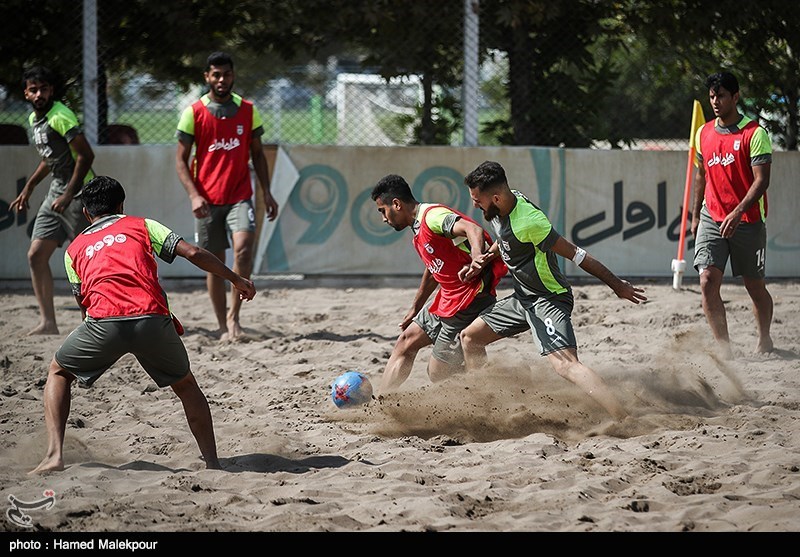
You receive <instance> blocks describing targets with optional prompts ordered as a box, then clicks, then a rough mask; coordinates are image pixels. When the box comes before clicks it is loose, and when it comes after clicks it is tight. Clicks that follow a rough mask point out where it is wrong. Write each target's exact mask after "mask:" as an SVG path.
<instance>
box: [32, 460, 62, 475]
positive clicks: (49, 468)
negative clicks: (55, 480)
mask: <svg viewBox="0 0 800 557" xmlns="http://www.w3.org/2000/svg"><path fill="white" fill-rule="evenodd" d="M63 469H64V460H63V459H61V458H48V457H45V459H44V460H43V461H42V462H41V463H39V466H37V467H36V468H34V469H33V470H31V471H30V472H28V474H29V475H36V474H47V473H48V472H60V471H61V470H63Z"/></svg>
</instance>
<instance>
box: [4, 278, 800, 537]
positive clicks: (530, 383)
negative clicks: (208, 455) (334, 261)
mask: <svg viewBox="0 0 800 557" xmlns="http://www.w3.org/2000/svg"><path fill="white" fill-rule="evenodd" d="M634 282H635V283H637V284H638V285H641V286H644V287H645V288H646V294H647V296H648V297H649V300H648V301H647V302H646V303H644V304H642V305H639V306H636V305H634V304H631V303H630V302H627V301H625V300H620V299H618V298H616V297H615V296H614V295H613V293H612V292H611V291H610V290H609V289H608V288H607V287H605V286H604V285H602V284H600V283H598V282H592V281H591V280H587V281H585V282H578V283H576V285H575V294H576V306H575V311H574V314H573V319H574V323H575V326H576V334H577V337H578V343H579V354H580V357H581V359H582V361H583V362H584V363H586V364H587V365H589V366H590V367H592V368H593V369H595V370H596V371H597V372H598V373H599V374H600V375H602V377H603V378H604V379H605V380H606V382H608V383H609V384H610V385H611V386H612V388H613V389H614V390H615V392H616V393H617V394H618V396H619V398H620V400H621V401H622V402H623V404H624V405H625V407H626V408H627V409H628V410H629V411H630V412H631V414H632V415H633V418H632V419H629V420H627V421H626V422H624V423H622V424H617V423H614V422H613V421H612V420H611V419H610V417H609V416H608V415H607V414H605V412H604V411H603V410H602V409H601V408H600V407H599V406H598V405H597V404H595V403H594V402H593V401H592V400H590V399H589V398H587V396H585V395H584V394H583V393H581V392H580V391H579V390H578V389H577V387H575V386H574V385H572V384H571V383H569V382H567V381H566V380H564V379H562V378H560V377H558V376H556V375H555V373H554V372H553V371H552V370H551V369H550V367H549V365H548V363H547V360H546V359H545V358H542V357H540V356H539V354H538V353H537V351H536V349H535V346H534V344H533V341H532V339H531V337H530V336H529V334H527V333H526V334H523V335H520V336H518V337H515V338H512V339H507V340H504V341H500V342H498V343H496V344H493V345H491V346H490V347H489V358H490V362H491V365H490V369H488V370H485V371H483V372H481V373H473V374H467V375H461V376H457V377H455V378H453V379H451V380H448V381H446V382H443V383H437V384H432V383H431V382H430V381H429V380H428V377H427V375H426V373H425V365H426V363H427V360H428V358H429V355H430V348H426V349H423V350H422V351H421V352H420V354H419V356H418V358H417V360H416V363H415V366H414V369H413V371H412V374H411V377H410V378H409V380H408V381H407V382H406V383H405V384H404V385H403V386H402V387H401V389H400V390H399V391H397V392H395V393H383V394H381V393H379V386H380V376H381V373H382V371H383V366H384V364H385V362H386V360H387V358H388V356H389V353H390V351H391V349H392V347H393V345H394V341H395V339H396V337H397V334H398V332H399V329H398V328H397V323H398V322H399V321H400V319H401V317H402V315H403V314H404V313H405V311H406V309H407V307H408V306H409V305H410V303H411V299H412V297H413V294H414V292H415V287H414V283H413V281H412V282H408V281H406V282H405V283H398V284H397V285H395V286H392V285H389V284H387V283H385V282H379V283H377V284H375V285H374V286H372V287H370V286H369V285H368V283H358V282H357V281H353V284H354V285H352V286H351V285H349V284H348V283H347V282H346V281H342V282H341V283H340V284H328V285H326V284H325V283H324V282H319V281H318V282H313V281H305V282H304V281H298V282H296V283H293V282H290V281H271V280H266V279H264V280H260V281H257V285H258V286H259V293H258V295H257V296H256V298H255V299H254V300H253V301H251V302H248V303H245V304H244V307H243V310H242V324H243V326H244V329H245V333H246V335H247V338H246V339H245V340H243V341H240V342H234V343H232V342H221V341H219V340H217V339H216V338H214V336H213V334H212V330H213V329H214V328H215V323H214V318H213V313H212V312H211V305H210V302H209V300H208V297H207V295H206V292H205V290H204V285H203V283H202V281H197V282H191V281H189V282H188V284H174V285H172V286H170V285H169V283H167V291H168V293H169V294H170V298H171V302H172V306H173V308H174V310H175V312H176V314H177V315H178V316H179V317H180V318H181V320H182V321H183V324H184V326H185V327H186V334H185V336H184V337H183V338H184V342H185V344H186V347H187V349H188V352H189V357H190V359H191V361H192V366H193V371H194V373H195V375H196V376H197V379H198V382H199V384H200V386H201V388H202V389H203V390H204V392H205V394H206V396H207V398H208V400H209V403H210V406H211V411H212V415H213V419H214V423H215V428H216V438H217V445H218V450H219V455H220V460H221V463H222V465H223V468H224V469H223V470H206V469H205V467H204V463H203V461H202V460H201V458H200V454H199V451H198V449H197V446H196V444H195V442H194V439H193V438H192V436H191V434H190V432H189V429H188V426H187V424H186V420H185V417H184V415H183V412H182V409H181V406H180V403H179V401H178V399H177V397H175V396H174V395H173V393H172V391H171V390H170V389H163V390H159V389H157V388H156V387H155V385H154V384H153V383H152V381H151V380H150V379H149V377H148V376H147V374H146V373H145V372H144V371H143V370H142V369H141V367H140V366H139V364H138V362H136V360H135V359H134V358H133V357H132V356H125V357H124V358H123V359H121V360H120V361H119V362H118V363H117V364H116V365H115V366H114V367H112V369H111V370H110V371H109V372H108V373H107V374H106V375H105V376H103V377H102V378H101V379H100V380H99V381H98V382H97V383H96V384H95V386H94V387H93V388H91V389H83V388H78V387H73V399H72V409H71V414H70V418H69V422H68V425H67V432H66V443H65V460H66V466H67V467H66V469H65V470H64V471H61V472H56V473H52V474H48V475H44V476H30V475H28V474H27V472H28V471H29V470H31V469H32V468H34V467H35V466H36V465H37V464H38V462H39V461H40V459H41V458H42V456H43V454H44V450H45V445H46V432H45V428H44V418H43V403H42V393H43V386H44V383H45V379H46V376H47V367H48V364H49V362H50V359H51V358H52V355H53V353H54V351H55V350H56V349H57V348H58V346H59V345H60V344H61V342H62V341H63V338H64V337H65V336H66V335H67V334H68V333H69V332H70V331H71V330H72V329H73V328H74V327H75V326H76V325H77V324H78V323H79V320H80V313H79V311H78V310H77V308H76V306H75V303H74V300H73V299H72V297H71V296H70V295H69V294H68V293H67V292H66V291H63V292H61V291H59V292H57V295H56V300H55V301H56V310H57V316H58V320H59V327H60V333H61V334H60V335H49V336H26V335H25V332H26V331H28V330H29V329H31V328H33V326H34V325H35V324H36V322H37V311H36V304H35V299H34V297H33V294H32V292H31V291H30V289H29V288H28V289H22V290H10V289H4V290H0V305H2V308H3V310H2V313H0V378H1V381H0V491H2V494H0V501H2V503H0V504H3V505H6V507H4V511H6V512H5V513H4V515H3V516H2V517H0V531H5V532H11V533H30V532H50V533H53V532H57V533H61V532H64V533H66V532H128V533H130V532H209V531H210V532H226V533H232V532H323V531H328V532H355V531H372V532H424V531H428V532H431V531H452V532H468V531H476V532H477V531H480V532H680V531H701V532H740V531H741V532H745V531H755V532H789V531H798V530H800V396H799V395H800V327H799V326H798V325H800V283H798V282H796V281H794V282H793V281H776V282H770V283H769V288H770V291H771V293H772V296H773V298H774V301H775V313H774V323H773V339H774V341H775V346H776V349H775V351H774V352H773V353H771V354H769V355H755V354H753V349H754V348H755V346H756V335H755V325H754V321H753V315H752V311H751V307H750V302H749V298H748V297H747V294H746V292H745V290H744V288H743V287H742V286H741V285H740V284H739V283H738V282H735V281H733V280H732V279H729V278H728V279H726V284H725V285H724V286H723V298H724V299H725V300H726V308H727V311H728V321H729V324H730V329H731V336H732V340H733V345H734V351H735V359H734V360H732V361H722V360H720V359H719V358H717V357H716V356H715V354H716V351H715V347H714V345H713V342H712V340H711V334H710V331H709V329H708V326H707V324H706V322H705V319H704V317H703V313H702V309H701V304H700V292H699V288H698V286H697V285H696V284H693V283H690V284H684V288H683V289H682V290H681V291H675V290H673V289H672V288H671V284H668V283H667V281H663V280H661V281H656V280H638V281H634ZM509 292H510V284H509V283H507V282H505V280H504V282H503V283H501V288H500V295H505V294H508V293H509ZM347 370H357V371H362V372H364V373H365V374H366V375H367V376H368V377H369V378H370V380H371V383H372V385H373V386H374V388H375V391H376V396H375V397H374V398H373V400H372V401H371V402H370V403H369V404H367V405H365V406H361V407H357V408H353V409H339V408H337V407H336V406H335V405H334V404H333V402H332V400H331V397H330V385H331V383H332V382H333V380H334V379H335V378H336V377H337V376H338V375H339V374H340V373H343V372H344V371H347ZM45 491H47V492H48V493H50V492H52V504H50V505H47V506H40V507H39V508H29V509H28V510H27V511H25V512H24V513H23V514H25V515H26V516H28V518H29V519H30V523H29V524H28V526H29V527H28V528H25V527H22V526H19V525H17V523H15V522H14V521H13V520H11V518H10V517H9V513H8V510H9V509H10V508H11V506H12V501H11V499H9V497H11V496H13V498H15V500H17V501H24V502H28V503H35V502H37V501H42V500H43V498H44V493H45Z"/></svg>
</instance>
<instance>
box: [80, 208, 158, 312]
mask: <svg viewBox="0 0 800 557" xmlns="http://www.w3.org/2000/svg"><path fill="white" fill-rule="evenodd" d="M67 252H68V253H69V255H70V257H71V258H72V268H73V269H74V270H75V273H76V274H77V275H78V277H79V278H80V280H81V295H82V296H83V306H84V307H85V308H86V314H87V315H88V316H89V317H92V318H94V319H102V318H104V317H136V316H144V315H170V311H169V306H168V303H167V295H166V294H165V293H164V290H163V289H162V288H161V285H160V284H159V283H158V264H157V262H156V258H155V255H154V253H153V244H152V242H151V241H150V233H149V232H148V231H147V227H146V226H145V222H144V219H143V218H141V217H132V216H127V215H125V216H122V217H121V218H120V219H118V220H117V221H115V222H113V223H111V224H110V225H109V226H106V227H105V228H101V229H99V230H95V231H92V232H88V233H87V232H83V233H81V234H78V236H77V237H76V238H75V239H74V240H73V241H72V242H70V244H69V246H68V247H67Z"/></svg>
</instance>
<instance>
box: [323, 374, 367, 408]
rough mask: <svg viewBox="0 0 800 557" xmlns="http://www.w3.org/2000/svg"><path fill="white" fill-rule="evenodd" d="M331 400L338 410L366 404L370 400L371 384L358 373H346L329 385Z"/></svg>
mask: <svg viewBox="0 0 800 557" xmlns="http://www.w3.org/2000/svg"><path fill="white" fill-rule="evenodd" d="M331 399H332V400H333V403H334V404H335V405H336V406H337V407H338V408H350V407H353V406H360V405H361V404H366V403H368V402H369V401H370V400H371V399H372V383H370V382H369V378H367V376H366V375H364V374H363V373H360V372H358V371H347V372H345V373H343V374H341V375H340V376H339V377H337V378H336V381H334V382H333V385H331Z"/></svg>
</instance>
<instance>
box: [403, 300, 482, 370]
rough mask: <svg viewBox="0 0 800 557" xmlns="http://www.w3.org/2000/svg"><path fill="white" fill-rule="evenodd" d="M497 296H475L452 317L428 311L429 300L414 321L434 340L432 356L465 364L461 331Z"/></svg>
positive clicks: (457, 364) (456, 363)
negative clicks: (440, 315)
mask: <svg viewBox="0 0 800 557" xmlns="http://www.w3.org/2000/svg"><path fill="white" fill-rule="evenodd" d="M495 300H496V298H495V297H494V296H492V295H489V294H484V295H483V296H479V297H477V298H475V299H474V300H473V301H472V303H471V304H470V305H468V306H467V307H466V308H464V309H463V310H461V311H459V312H458V313H456V314H455V315H453V316H452V317H439V316H438V315H433V314H432V313H431V312H430V311H428V307H429V306H430V304H431V302H432V301H433V299H431V302H428V303H427V304H426V305H425V307H424V308H422V309H421V310H420V311H419V313H417V315H416V316H414V323H416V324H417V325H419V326H420V327H421V328H422V330H423V331H425V334H427V335H428V337H430V339H431V341H432V342H433V351H432V352H431V356H433V357H434V358H436V359H437V360H439V361H442V362H444V363H446V364H450V365H453V366H461V365H463V364H464V351H463V350H462V348H461V336H460V333H461V331H463V330H464V329H466V328H467V325H469V324H470V323H472V322H473V321H474V320H475V318H476V317H478V315H479V314H480V313H481V312H482V311H483V310H484V309H486V308H487V307H489V306H491V305H492V304H493V303H494V302H495Z"/></svg>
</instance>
